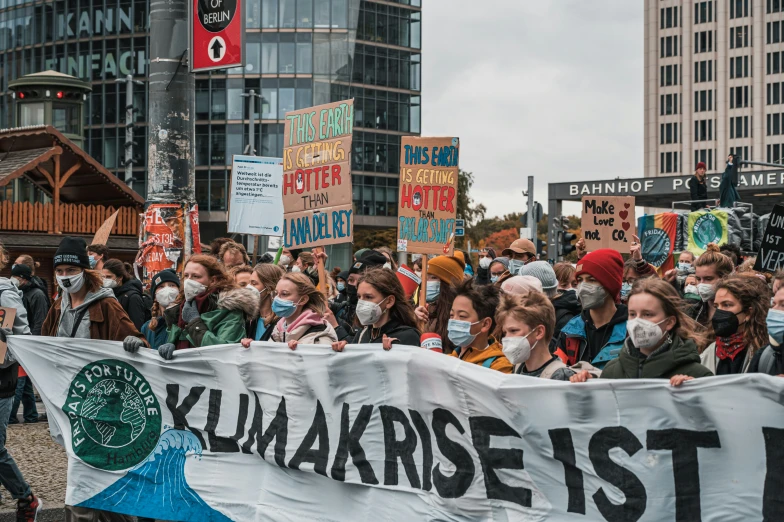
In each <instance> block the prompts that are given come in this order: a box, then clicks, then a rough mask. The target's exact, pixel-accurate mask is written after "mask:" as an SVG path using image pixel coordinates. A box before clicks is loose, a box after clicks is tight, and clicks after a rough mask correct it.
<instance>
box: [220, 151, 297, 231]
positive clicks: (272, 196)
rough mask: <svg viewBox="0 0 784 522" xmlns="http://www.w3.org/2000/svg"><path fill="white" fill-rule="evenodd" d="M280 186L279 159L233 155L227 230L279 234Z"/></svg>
mask: <svg viewBox="0 0 784 522" xmlns="http://www.w3.org/2000/svg"><path fill="white" fill-rule="evenodd" d="M282 187H283V160H281V159H280V158H263V157H259V156H240V155H238V154H237V155H234V157H233V160H232V166H231V194H230V196H229V222H228V231H229V233H230V234H255V235H263V236H279V235H281V233H282V230H283V199H282Z"/></svg>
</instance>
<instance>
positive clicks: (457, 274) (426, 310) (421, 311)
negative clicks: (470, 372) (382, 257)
mask: <svg viewBox="0 0 784 522" xmlns="http://www.w3.org/2000/svg"><path fill="white" fill-rule="evenodd" d="M464 270H465V261H464V258H463V253H462V252H460V251H459V250H455V255H454V257H450V256H438V257H436V258H433V259H431V260H430V261H428V263H427V296H426V302H427V305H426V306H422V305H420V306H418V307H417V309H416V315H417V318H418V319H419V320H420V321H421V322H422V323H424V324H425V325H426V326H425V329H424V330H423V332H422V333H435V334H438V335H439V336H440V337H441V339H442V342H443V348H444V353H445V354H449V353H451V352H452V349H453V348H454V345H453V344H452V343H451V342H450V341H449V338H448V336H447V323H448V322H449V310H450V308H451V307H452V301H453V300H454V298H455V287H456V286H457V285H459V284H460V283H462V281H463V271H464ZM419 302H420V303H421V300H420V301H419Z"/></svg>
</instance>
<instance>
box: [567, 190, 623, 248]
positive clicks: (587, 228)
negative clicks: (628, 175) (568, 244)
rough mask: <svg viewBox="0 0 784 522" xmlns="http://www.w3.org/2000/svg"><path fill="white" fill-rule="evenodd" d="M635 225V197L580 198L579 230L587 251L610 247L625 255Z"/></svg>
mask: <svg viewBox="0 0 784 522" xmlns="http://www.w3.org/2000/svg"><path fill="white" fill-rule="evenodd" d="M635 223H636V220H635V218H634V197H630V196H607V197H604V196H583V210H582V223H581V230H582V235H583V239H585V247H586V248H587V249H588V251H589V252H591V251H593V250H598V249H600V248H612V249H614V250H617V251H618V252H621V253H622V254H628V253H629V247H630V246H631V245H632V241H633V239H632V236H633V235H635V234H636V227H635Z"/></svg>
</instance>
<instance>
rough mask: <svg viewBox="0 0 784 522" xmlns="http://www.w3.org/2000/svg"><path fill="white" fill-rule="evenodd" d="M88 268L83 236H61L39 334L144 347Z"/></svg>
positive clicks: (74, 512)
mask: <svg viewBox="0 0 784 522" xmlns="http://www.w3.org/2000/svg"><path fill="white" fill-rule="evenodd" d="M89 267H90V259H89V257H88V256H87V244H86V243H85V241H84V239H82V238H78V237H65V238H63V240H62V241H60V246H59V247H58V248H57V252H55V254H54V271H55V276H56V278H57V285H58V286H59V288H60V297H59V298H58V299H57V300H56V301H55V303H54V304H53V305H52V308H50V309H49V314H48V315H47V317H46V320H45V321H44V325H43V327H42V328H41V335H45V336H49V337H65V338H69V337H70V338H77V339H101V340H104V341H122V342H123V347H124V348H125V350H127V351H136V350H138V349H139V348H141V347H144V346H146V345H147V341H146V340H145V338H144V336H143V335H142V334H141V332H139V330H137V329H136V326H134V324H133V322H131V320H130V318H128V314H126V313H125V310H123V309H122V306H120V303H119V302H118V301H117V299H115V297H114V292H113V291H112V289H111V288H106V287H104V286H103V278H102V277H101V274H100V273H99V272H97V271H95V270H90V269H89ZM65 511H66V514H65V520H105V521H109V522H132V521H133V520H134V518H133V517H130V516H128V515H121V514H119V513H111V512H108V511H100V510H96V509H90V508H84V507H74V506H65Z"/></svg>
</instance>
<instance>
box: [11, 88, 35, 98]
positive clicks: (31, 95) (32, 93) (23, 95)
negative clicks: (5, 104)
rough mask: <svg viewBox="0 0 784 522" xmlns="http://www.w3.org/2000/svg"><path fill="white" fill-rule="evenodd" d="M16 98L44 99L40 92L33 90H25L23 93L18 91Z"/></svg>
mask: <svg viewBox="0 0 784 522" xmlns="http://www.w3.org/2000/svg"><path fill="white" fill-rule="evenodd" d="M15 96H16V97H17V98H19V99H20V100H35V99H37V98H42V96H41V92H40V91H38V90H32V89H25V90H23V91H18V92H17V93H15Z"/></svg>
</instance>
